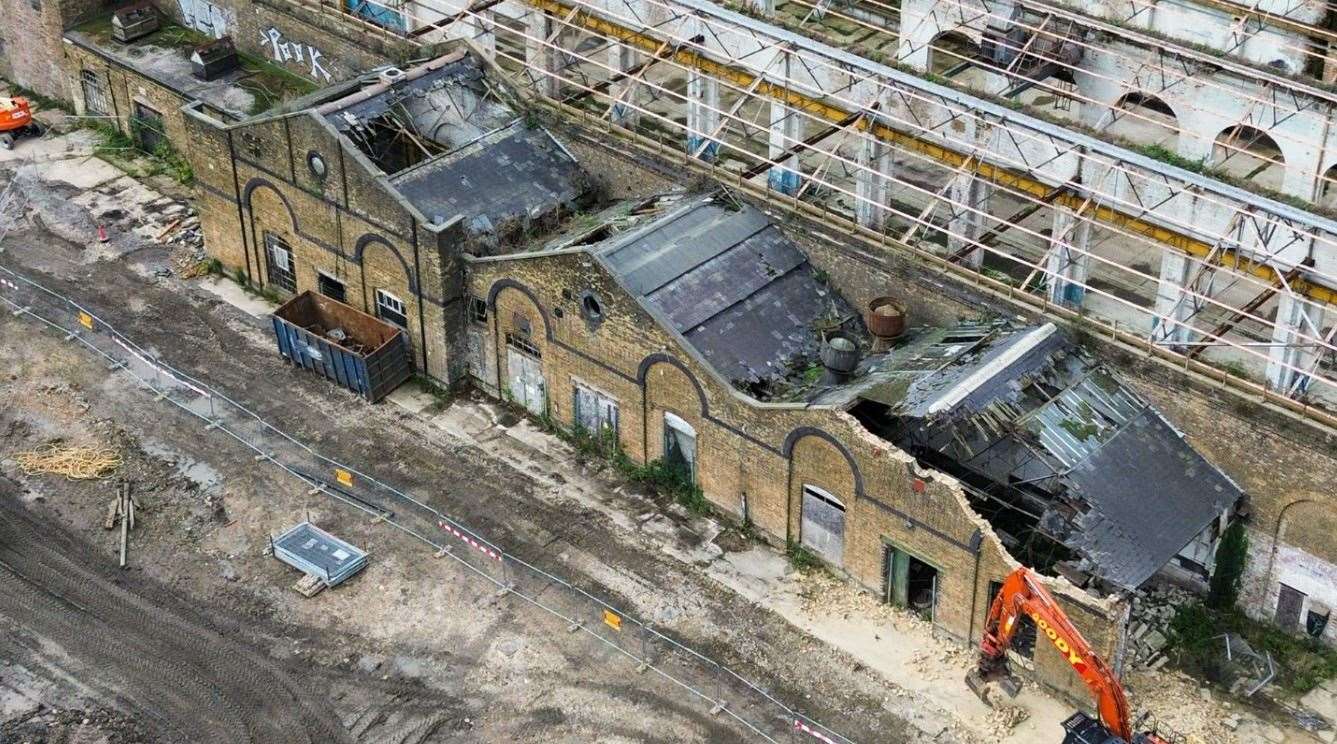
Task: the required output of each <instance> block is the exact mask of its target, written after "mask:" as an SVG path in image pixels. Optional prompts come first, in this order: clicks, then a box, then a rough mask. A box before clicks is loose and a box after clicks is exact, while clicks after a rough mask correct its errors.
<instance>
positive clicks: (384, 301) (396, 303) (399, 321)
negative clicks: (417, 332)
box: [376, 289, 409, 328]
mask: <svg viewBox="0 0 1337 744" xmlns="http://www.w3.org/2000/svg"><path fill="white" fill-rule="evenodd" d="M376 316H377V317H379V318H380V319H381V320H386V321H389V322H391V323H394V324H395V325H397V326H399V327H400V328H408V327H409V316H408V313H407V312H406V311H405V310H404V301H403V300H401V299H399V298H398V297H395V296H394V295H392V294H390V293H389V292H387V291H385V290H384V289H378V290H376Z"/></svg>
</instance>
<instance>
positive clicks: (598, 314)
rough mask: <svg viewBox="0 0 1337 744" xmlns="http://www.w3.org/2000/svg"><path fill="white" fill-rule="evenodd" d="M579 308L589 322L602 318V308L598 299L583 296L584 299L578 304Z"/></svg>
mask: <svg viewBox="0 0 1337 744" xmlns="http://www.w3.org/2000/svg"><path fill="white" fill-rule="evenodd" d="M580 306H581V308H582V309H583V310H584V311H585V317H586V318H589V319H590V320H596V319H598V318H602V317H603V314H604V309H603V306H602V305H600V304H599V300H598V298H596V297H595V296H594V295H592V294H587V295H585V298H584V299H583V300H581V302H580Z"/></svg>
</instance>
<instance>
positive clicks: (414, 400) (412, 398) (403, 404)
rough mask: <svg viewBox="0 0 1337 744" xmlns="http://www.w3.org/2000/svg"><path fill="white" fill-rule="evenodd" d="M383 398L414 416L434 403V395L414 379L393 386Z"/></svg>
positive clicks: (420, 413) (423, 411) (422, 412)
mask: <svg viewBox="0 0 1337 744" xmlns="http://www.w3.org/2000/svg"><path fill="white" fill-rule="evenodd" d="M385 399H386V400H387V401H389V402H390V403H393V404H394V405H396V406H399V407H400V408H402V409H404V410H405V411H408V412H409V413H411V414H413V415H415V416H418V415H422V414H424V413H426V412H427V409H429V408H431V407H432V406H434V405H436V397H435V396H433V395H432V394H431V393H429V392H427V389H426V388H424V387H423V386H422V385H420V384H418V383H417V382H416V381H414V380H409V381H408V382H406V383H404V384H403V385H400V386H399V387H397V388H395V390H394V392H392V393H390V394H389V395H387V396H385Z"/></svg>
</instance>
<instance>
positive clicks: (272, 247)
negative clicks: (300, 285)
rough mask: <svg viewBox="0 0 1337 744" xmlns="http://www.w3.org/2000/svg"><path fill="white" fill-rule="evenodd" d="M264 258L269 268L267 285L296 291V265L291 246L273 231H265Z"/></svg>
mask: <svg viewBox="0 0 1337 744" xmlns="http://www.w3.org/2000/svg"><path fill="white" fill-rule="evenodd" d="M265 260H266V263H267V264H268V268H269V285H270V286H271V287H277V288H279V289H282V290H285V291H288V292H296V291H297V266H296V264H294V263H293V260H292V248H289V247H288V243H287V242H285V241H284V240H283V238H280V237H279V236H277V235H275V234H274V233H270V232H267V233H265Z"/></svg>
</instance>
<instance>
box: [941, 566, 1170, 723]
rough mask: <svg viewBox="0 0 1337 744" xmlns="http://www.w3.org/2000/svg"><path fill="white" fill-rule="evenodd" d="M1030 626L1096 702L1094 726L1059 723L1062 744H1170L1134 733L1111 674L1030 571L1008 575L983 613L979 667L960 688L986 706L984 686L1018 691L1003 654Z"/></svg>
mask: <svg viewBox="0 0 1337 744" xmlns="http://www.w3.org/2000/svg"><path fill="white" fill-rule="evenodd" d="M1022 617H1028V618H1030V619H1031V621H1032V622H1034V623H1035V630H1036V635H1037V636H1044V637H1045V638H1048V639H1049V641H1050V642H1051V643H1053V644H1054V647H1055V648H1057V649H1058V651H1059V653H1060V654H1063V658H1064V659H1066V660H1067V662H1068V664H1070V665H1071V666H1072V668H1073V669H1074V670H1075V671H1076V672H1077V674H1078V676H1080V677H1081V678H1082V681H1084V682H1085V683H1086V686H1087V687H1090V688H1091V692H1092V693H1094V694H1095V696H1096V709H1097V711H1098V712H1099V714H1100V718H1099V720H1096V719H1093V718H1091V717H1090V716H1088V715H1087V714H1085V713H1082V712H1080V711H1079V712H1077V713H1076V714H1075V715H1073V716H1071V717H1070V718H1068V720H1066V721H1064V722H1063V728H1064V730H1065V731H1066V732H1067V734H1066V736H1065V737H1064V739H1063V744H1172V742H1171V741H1170V740H1169V739H1166V738H1163V737H1162V736H1160V735H1158V734H1156V733H1155V732H1142V733H1135V732H1134V728H1135V726H1136V724H1135V723H1134V722H1133V720H1132V714H1131V713H1130V712H1129V709H1128V697H1127V695H1125V694H1124V690H1123V685H1121V684H1120V683H1119V679H1118V678H1117V677H1115V676H1114V672H1113V670H1111V669H1110V668H1109V667H1108V666H1106V665H1105V662H1104V660H1102V659H1101V658H1100V657H1099V656H1097V655H1096V653H1095V651H1094V650H1092V648H1091V645H1090V644H1088V643H1087V642H1086V639H1085V638H1082V634H1081V633H1079V632H1078V631H1077V628H1075V627H1073V624H1072V622H1071V621H1069V620H1068V617H1067V615H1066V614H1064V612H1063V609H1062V608H1060V607H1059V606H1058V602H1056V601H1054V597H1053V595H1051V594H1050V593H1049V591H1048V590H1047V589H1045V588H1044V585H1043V584H1042V583H1041V581H1040V579H1039V577H1037V576H1036V575H1035V574H1034V573H1033V572H1032V571H1031V570H1030V569H1028V568H1025V567H1022V568H1018V569H1017V570H1015V571H1013V572H1012V573H1011V574H1009V575H1008V577H1007V579H1005V580H1004V581H1003V587H1002V589H1000V590H999V592H998V596H997V597H996V598H995V599H994V601H993V604H992V605H991V606H990V607H989V618H988V620H987V621H986V622H985V624H984V637H983V638H982V639H981V640H980V660H979V665H978V666H977V667H976V668H975V669H972V670H971V672H970V673H969V674H968V675H966V684H967V685H969V686H970V689H972V690H974V691H975V694H976V695H979V696H980V699H981V700H984V702H985V703H986V704H987V703H989V699H988V696H987V692H986V689H985V688H986V685H988V684H989V683H990V682H998V684H999V687H1001V688H1002V689H1003V690H1004V691H1005V692H1007V693H1008V694H1009V695H1013V696H1015V695H1016V694H1017V691H1018V690H1019V689H1020V683H1019V682H1018V681H1017V678H1016V677H1014V676H1012V673H1011V670H1009V669H1008V665H1007V650H1008V648H1010V647H1011V645H1012V641H1013V638H1014V637H1015V636H1016V633H1017V630H1018V628H1019V626H1020V625H1021V622H1020V620H1021V618H1022Z"/></svg>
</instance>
